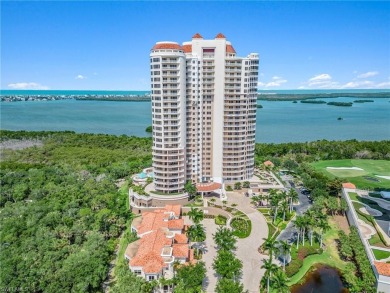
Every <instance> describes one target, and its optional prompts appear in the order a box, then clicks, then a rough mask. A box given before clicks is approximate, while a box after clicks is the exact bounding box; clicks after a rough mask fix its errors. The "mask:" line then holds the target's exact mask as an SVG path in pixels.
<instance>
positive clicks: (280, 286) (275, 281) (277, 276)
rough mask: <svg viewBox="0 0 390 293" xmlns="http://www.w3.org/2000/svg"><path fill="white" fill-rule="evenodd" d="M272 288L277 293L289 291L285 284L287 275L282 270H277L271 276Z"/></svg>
mask: <svg viewBox="0 0 390 293" xmlns="http://www.w3.org/2000/svg"><path fill="white" fill-rule="evenodd" d="M271 282H272V289H274V290H275V291H276V292H278V293H288V292H290V289H289V287H288V286H287V277H286V274H285V273H284V272H282V271H281V270H277V271H276V272H275V273H274V275H273V276H272V280H271Z"/></svg>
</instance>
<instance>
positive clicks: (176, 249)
mask: <svg viewBox="0 0 390 293" xmlns="http://www.w3.org/2000/svg"><path fill="white" fill-rule="evenodd" d="M172 247H173V253H172V254H173V256H174V257H186V258H187V257H189V252H188V244H173V245H172Z"/></svg>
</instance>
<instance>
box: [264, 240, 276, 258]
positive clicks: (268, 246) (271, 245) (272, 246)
mask: <svg viewBox="0 0 390 293" xmlns="http://www.w3.org/2000/svg"><path fill="white" fill-rule="evenodd" d="M263 240H265V242H264V244H263V247H264V250H268V253H269V258H270V259H272V253H273V252H275V251H277V249H278V247H277V243H278V242H277V241H276V240H275V239H273V238H267V239H266V238H263Z"/></svg>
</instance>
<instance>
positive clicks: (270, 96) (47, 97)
mask: <svg viewBox="0 0 390 293" xmlns="http://www.w3.org/2000/svg"><path fill="white" fill-rule="evenodd" d="M339 97H343V98H357V99H360V98H364V99H367V98H370V99H378V98H390V92H372V93H371V92H364V93H363V92H362V93H345V92H339V93H304V94H302V93H299V94H288V93H259V94H258V95H257V100H259V101H304V100H311V99H324V98H339ZM67 99H74V100H80V101H116V102H150V101H151V96H150V94H148V93H147V94H125V93H112V94H108V93H105V94H75V93H72V94H68V95H66V94H61V95H58V94H50V93H47V94H42V93H40V94H26V95H19V94H3V93H2V94H1V95H0V101H2V102H19V101H53V100H67Z"/></svg>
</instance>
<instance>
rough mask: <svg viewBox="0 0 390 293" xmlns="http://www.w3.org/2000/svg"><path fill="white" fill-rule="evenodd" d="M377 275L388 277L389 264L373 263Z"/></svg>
mask: <svg viewBox="0 0 390 293" xmlns="http://www.w3.org/2000/svg"><path fill="white" fill-rule="evenodd" d="M374 264H375V267H376V270H377V271H378V274H380V275H382V276H387V277H390V263H385V262H379V261H374Z"/></svg>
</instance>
